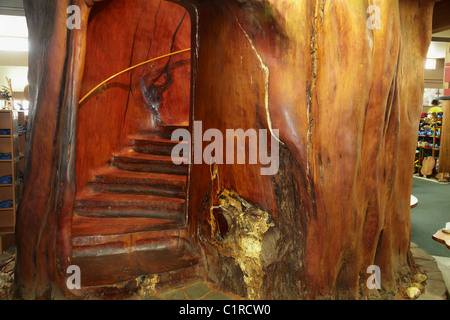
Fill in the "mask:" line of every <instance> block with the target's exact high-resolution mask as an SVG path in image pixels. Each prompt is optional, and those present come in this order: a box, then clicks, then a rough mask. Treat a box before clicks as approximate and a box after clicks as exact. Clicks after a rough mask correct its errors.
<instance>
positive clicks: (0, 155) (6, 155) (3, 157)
mask: <svg viewBox="0 0 450 320" xmlns="http://www.w3.org/2000/svg"><path fill="white" fill-rule="evenodd" d="M0 160H11V153H0Z"/></svg>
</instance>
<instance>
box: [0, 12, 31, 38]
mask: <svg viewBox="0 0 450 320" xmlns="http://www.w3.org/2000/svg"><path fill="white" fill-rule="evenodd" d="M0 37H12V38H28V26H27V20H26V18H25V17H22V16H6V15H0Z"/></svg>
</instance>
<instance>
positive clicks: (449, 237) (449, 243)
mask: <svg viewBox="0 0 450 320" xmlns="http://www.w3.org/2000/svg"><path fill="white" fill-rule="evenodd" d="M433 240H435V241H437V242H440V243H443V244H445V246H446V247H447V248H449V249H450V234H448V233H445V232H444V231H442V230H439V231H438V232H436V233H435V234H434V235H433Z"/></svg>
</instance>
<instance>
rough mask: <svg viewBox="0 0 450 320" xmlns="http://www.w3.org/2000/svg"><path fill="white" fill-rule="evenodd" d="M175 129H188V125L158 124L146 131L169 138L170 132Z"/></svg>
mask: <svg viewBox="0 0 450 320" xmlns="http://www.w3.org/2000/svg"><path fill="white" fill-rule="evenodd" d="M177 129H184V130H189V125H187V124H186V125H176V126H175V125H174V126H160V127H158V128H155V129H153V130H151V131H149V132H148V133H150V134H154V135H158V136H160V137H163V138H166V139H171V138H172V133H173V132H174V131H175V130H177Z"/></svg>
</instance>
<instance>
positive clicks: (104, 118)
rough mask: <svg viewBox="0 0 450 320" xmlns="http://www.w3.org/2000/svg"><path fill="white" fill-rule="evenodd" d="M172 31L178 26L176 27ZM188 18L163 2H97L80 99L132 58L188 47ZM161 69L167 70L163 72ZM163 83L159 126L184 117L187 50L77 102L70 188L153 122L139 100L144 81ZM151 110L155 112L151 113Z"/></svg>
mask: <svg viewBox="0 0 450 320" xmlns="http://www.w3.org/2000/svg"><path fill="white" fill-rule="evenodd" d="M177 29H178V30H177ZM190 35H191V22H190V17H189V15H188V14H187V13H186V10H184V8H182V7H181V6H179V5H176V4H173V3H170V2H166V1H143V0H140V1H134V2H133V5H130V3H129V2H127V1H121V0H113V1H105V2H102V3H99V4H96V5H95V6H94V7H93V9H92V12H91V14H90V17H89V25H88V30H87V44H86V65H85V73H84V77H83V82H82V95H81V96H84V95H85V94H87V93H88V92H89V91H90V90H92V89H93V88H94V87H95V86H96V85H98V84H99V83H101V82H102V81H104V80H106V79H107V78H109V77H110V76H112V75H114V74H116V73H118V72H120V71H122V70H124V69H126V68H128V67H131V66H134V65H136V64H138V63H141V62H144V61H146V60H149V59H152V58H156V57H159V56H161V55H164V54H167V53H170V52H172V51H178V50H181V49H186V48H189V47H190V41H191V36H190ZM166 67H167V71H168V72H169V73H168V74H166V73H163V75H162V76H161V77H159V79H157V77H158V76H159V75H160V74H161V73H162V72H163V71H164V69H165V68H166ZM168 76H170V77H171V79H169V80H170V81H169V83H168V84H167V89H166V91H164V92H162V93H161V97H160V99H161V101H160V104H161V105H160V106H159V109H158V110H157V115H158V117H159V118H160V119H161V121H163V123H164V124H166V125H169V124H182V123H187V122H188V121H189V110H190V100H189V96H190V53H189V52H187V53H183V54H180V55H178V56H174V57H172V58H170V59H169V58H166V59H163V60H160V61H156V62H154V63H152V64H149V65H145V66H143V67H140V68H138V69H135V70H133V71H131V72H129V73H126V74H124V75H121V76H119V77H118V78H115V79H113V80H112V81H111V82H109V83H107V84H106V86H105V87H104V88H103V89H101V90H100V91H99V92H96V93H94V94H93V95H91V96H90V98H88V100H87V101H86V103H83V104H82V105H81V106H80V112H79V118H78V141H77V188H78V189H79V190H82V189H83V188H84V186H85V185H86V182H87V180H88V179H89V177H90V174H91V171H92V170H93V169H97V168H99V167H101V166H103V165H105V164H106V163H108V161H110V160H111V154H112V153H113V152H117V151H119V150H120V149H122V148H123V147H124V146H126V145H129V143H130V139H129V136H130V135H132V134H136V133H138V132H140V131H144V130H149V129H152V128H154V127H155V125H156V124H157V122H158V121H157V120H156V118H157V117H155V114H156V113H154V112H152V110H151V108H150V106H149V105H147V103H146V102H145V99H144V97H143V93H142V90H141V79H142V81H144V83H145V84H146V85H150V84H151V82H152V81H154V80H156V79H157V80H156V82H155V85H162V84H165V83H166V80H168V79H167V78H168ZM155 112H156V111H155Z"/></svg>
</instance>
